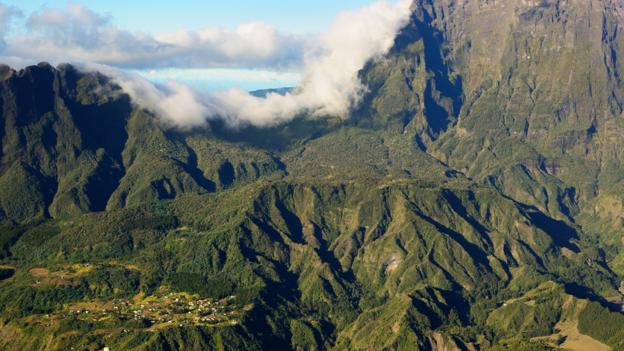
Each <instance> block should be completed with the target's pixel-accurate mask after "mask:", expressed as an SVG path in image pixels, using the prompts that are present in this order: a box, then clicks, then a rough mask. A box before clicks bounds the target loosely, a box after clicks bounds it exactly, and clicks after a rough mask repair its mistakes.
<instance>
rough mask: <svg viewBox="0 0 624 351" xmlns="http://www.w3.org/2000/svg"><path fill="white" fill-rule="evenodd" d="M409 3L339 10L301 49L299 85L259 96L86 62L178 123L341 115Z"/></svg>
mask: <svg viewBox="0 0 624 351" xmlns="http://www.w3.org/2000/svg"><path fill="white" fill-rule="evenodd" d="M410 4H411V1H410V0H400V1H398V2H395V3H389V2H387V1H380V2H376V3H374V4H372V5H369V6H367V7H364V8H362V9H360V10H357V11H352V12H344V13H342V14H340V15H339V16H338V18H337V19H336V21H335V22H334V24H333V25H332V27H331V29H330V30H329V31H328V32H327V33H325V34H324V35H323V36H322V37H321V38H319V39H318V41H317V42H316V43H315V45H313V46H312V47H311V48H310V49H309V50H308V51H307V55H306V59H305V69H304V74H303V80H302V82H301V85H300V86H299V87H298V88H297V89H296V90H295V91H294V92H292V93H288V94H285V95H280V94H276V93H270V94H268V95H267V96H266V97H263V98H261V97H256V96H253V95H251V94H249V93H248V92H246V91H243V90H240V89H231V90H227V91H221V92H215V93H210V94H199V93H197V92H195V91H193V90H192V89H190V88H189V87H187V86H185V85H182V84H179V83H174V82H170V83H166V84H164V85H154V84H152V83H150V82H148V81H147V80H145V79H143V78H141V77H140V76H138V75H133V74H128V73H123V72H120V71H115V70H111V69H107V68H104V67H93V66H92V67H91V68H92V69H98V70H100V71H103V73H105V74H107V75H109V76H111V77H113V79H114V81H115V82H116V83H118V84H119V85H120V86H121V87H122V88H123V89H124V90H125V91H126V92H127V93H129V94H130V96H131V97H132V99H133V101H134V102H135V103H137V104H139V105H141V106H144V107H146V108H148V109H151V110H152V111H154V112H155V113H156V115H157V116H159V117H160V118H161V119H162V120H163V122H164V123H166V124H168V125H171V126H175V127H179V128H193V127H198V126H203V125H205V124H206V122H207V121H208V120H209V119H215V118H219V119H223V120H225V121H226V122H227V123H228V124H229V125H230V126H234V127H236V126H240V125H247V124H251V125H254V126H272V125H276V124H279V123H283V122H286V121H289V120H291V119H292V118H294V117H296V116H298V115H300V114H303V113H307V114H315V115H332V116H345V115H346V114H347V113H348V111H349V109H350V108H351V107H352V106H353V105H354V104H356V103H358V102H359V100H360V99H361V96H362V95H363V93H364V92H365V88H364V86H363V85H362V83H361V82H360V80H359V79H358V72H359V71H360V70H361V69H362V68H363V67H364V65H365V64H366V63H367V62H368V61H369V60H375V59H379V58H381V57H382V56H383V55H384V54H386V53H387V52H388V51H389V50H390V48H391V47H392V45H393V44H394V40H395V37H396V35H397V33H398V32H399V30H400V29H401V28H402V27H403V26H404V25H405V24H406V22H407V20H408V18H409V14H410Z"/></svg>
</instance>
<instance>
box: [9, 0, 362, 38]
mask: <svg viewBox="0 0 624 351" xmlns="http://www.w3.org/2000/svg"><path fill="white" fill-rule="evenodd" d="M371 2H372V1H371V0H227V1H222V0H205V1H199V0H175V1H171V0H166V1H163V0H89V1H82V2H81V3H82V4H84V5H86V6H88V7H89V8H91V9H93V10H95V11H97V12H100V13H106V14H110V15H112V17H113V18H114V21H115V23H116V24H117V25H119V26H121V27H124V28H126V29H128V30H132V31H146V32H151V33H157V32H162V31H173V30H176V29H180V28H186V29H199V28H202V27H204V26H214V25H220V26H228V27H235V26H237V25H238V24H240V23H244V22H252V21H262V22H267V23H272V24H274V25H275V26H276V27H277V28H278V29H280V30H283V31H288V32H294V33H299V34H307V33H318V32H320V31H323V30H324V29H326V28H328V27H329V25H330V24H331V21H332V20H333V18H334V17H335V16H336V14H337V13H338V12H340V11H343V10H353V9H355V8H358V7H362V6H364V5H366V4H369V3H371ZM66 3H67V1H66V0H11V1H5V4H7V5H14V6H16V7H19V8H21V9H23V11H24V12H27V13H30V12H33V11H38V10H40V9H41V8H42V7H44V6H47V7H57V8H61V7H63V6H65V4H66Z"/></svg>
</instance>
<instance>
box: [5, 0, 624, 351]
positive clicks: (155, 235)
mask: <svg viewBox="0 0 624 351" xmlns="http://www.w3.org/2000/svg"><path fill="white" fill-rule="evenodd" d="M623 16H624V5H623V4H622V2H621V1H619V0H587V1H556V0H544V1H524V0H510V1H505V2H502V1H481V0H467V1H463V2H461V5H460V2H457V1H451V0H416V1H415V2H414V6H413V13H412V16H411V19H410V22H409V24H408V25H407V26H406V27H405V28H404V29H403V30H402V31H401V33H400V34H399V36H398V37H397V38H396V40H395V45H394V47H393V48H392V50H391V52H390V53H389V54H388V55H387V57H384V58H383V59H381V60H375V61H372V62H370V63H369V64H367V66H366V67H365V68H364V69H363V70H362V71H361V72H360V78H361V80H362V82H364V83H365V85H366V86H367V94H366V96H364V98H363V100H362V102H361V104H360V105H359V106H358V107H357V108H355V109H354V110H353V111H352V112H351V114H350V115H349V116H331V117H327V118H325V117H318V116H300V117H299V118H297V119H295V120H293V121H291V122H288V123H286V124H283V125H280V126H275V127H271V128H257V127H251V126H242V127H240V128H239V129H236V130H232V129H229V128H228V127H226V126H225V125H223V123H222V122H219V121H216V120H215V121H212V122H211V124H210V125H209V126H208V127H206V128H202V129H196V130H192V131H180V130H176V129H171V128H167V127H165V126H162V125H161V124H160V122H159V120H158V118H156V116H154V114H153V113H152V112H150V111H149V110H147V109H144V108H142V107H141V106H137V105H135V104H134V103H133V102H132V101H131V99H130V98H129V96H128V95H126V94H125V93H124V92H123V91H122V90H121V88H120V87H118V86H117V85H115V83H114V82H113V81H111V79H110V78H108V77H106V76H104V75H101V74H96V73H84V72H80V71H79V70H78V69H77V68H75V67H73V66H71V65H61V66H59V67H52V66H50V65H48V64H45V63H42V64H39V65H37V66H31V67H27V68H25V69H22V70H12V69H10V68H8V67H3V68H2V74H0V76H1V80H0V111H1V112H0V116H1V118H0V146H1V147H0V349H2V350H68V349H72V348H73V349H75V350H102V349H104V348H105V347H108V348H110V350H264V349H270V350H554V349H562V350H563V349H572V350H582V349H584V348H588V347H589V348H591V349H597V350H602V349H604V350H609V349H612V350H618V349H620V348H621V347H622V345H623V344H624V334H623V333H622V332H621V330H622V328H623V327H624V315H623V314H622V313H621V310H622V308H621V306H622V304H623V301H624V288H623V287H622V281H623V278H624V276H623V275H624V244H623V241H622V238H621V231H622V228H624V195H623V194H624V193H623V192H622V190H624V183H623V180H624V171H622V162H623V160H624V156H623V154H622V152H621V150H622V147H621V146H623V145H624V124H623V121H624V120H622V119H623V118H624V114H623V113H624V112H623V111H624V89H623V86H622V84H623V82H622V80H621V72H622V70H623V69H624V63H622V60H621V59H620V58H621V57H624V52H623V50H624V46H623V45H622V38H623V36H622V34H623V33H622V30H623V29H622V28H624V26H623V25H624V22H623V21H624V20H623V18H624V17H623Z"/></svg>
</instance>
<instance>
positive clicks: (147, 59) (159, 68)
mask: <svg viewBox="0 0 624 351" xmlns="http://www.w3.org/2000/svg"><path fill="white" fill-rule="evenodd" d="M372 2H374V0H225V1H222V0H208V1H198V0H175V1H171V0H168V1H161V0H157V1H155V0H70V1H68V0H0V25H1V28H2V29H3V30H2V34H3V36H4V40H3V42H4V44H5V45H0V47H2V48H3V50H4V52H3V54H4V57H3V58H4V61H6V62H4V63H8V64H10V65H13V66H23V65H27V64H33V63H36V62H39V61H49V62H52V63H53V64H54V63H60V62H94V63H100V64H105V65H109V66H114V67H118V68H122V69H129V70H132V71H134V72H138V73H139V74H141V75H143V76H144V77H146V78H148V79H150V80H152V81H154V82H159V83H160V82H164V81H167V80H170V79H173V80H177V81H181V82H184V83H186V84H189V85H192V86H194V87H195V88H197V89H199V90H203V91H212V90H221V89H227V88H233V87H240V88H243V89H247V90H255V89H259V88H277V87H283V86H295V85H297V84H298V83H299V80H300V77H301V69H302V67H303V64H304V62H303V61H304V60H303V58H304V56H305V55H306V48H308V47H309V46H310V44H311V42H312V41H313V40H315V38H318V37H319V35H322V33H324V32H326V31H327V30H328V29H329V28H330V27H331V24H332V23H333V21H334V20H335V18H336V16H337V15H338V14H339V13H340V12H342V11H353V10H357V9H359V8H362V7H363V6H365V5H367V4H370V3H372ZM7 9H9V10H8V11H6V10H7ZM16 9H17V10H18V11H15V10H16ZM3 10H5V11H3ZM252 22H253V23H256V24H254V25H253V26H251V27H248V26H247V25H246V24H248V23H252ZM258 23H261V24H258ZM180 33H183V34H180ZM206 33H208V34H206ZM189 38H190V39H189ZM0 39H1V38H0ZM163 47H166V48H164V49H163ZM2 56H3V55H0V58H2Z"/></svg>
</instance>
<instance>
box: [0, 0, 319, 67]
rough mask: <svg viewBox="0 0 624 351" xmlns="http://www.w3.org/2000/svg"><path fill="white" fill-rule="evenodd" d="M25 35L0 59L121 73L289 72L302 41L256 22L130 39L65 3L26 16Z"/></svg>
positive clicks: (134, 35)
mask: <svg viewBox="0 0 624 351" xmlns="http://www.w3.org/2000/svg"><path fill="white" fill-rule="evenodd" d="M2 8H3V7H0V21H2ZM0 23H1V22H0ZM25 29H26V31H25V33H22V34H20V35H16V36H13V37H10V38H7V46H6V48H5V50H4V52H3V54H4V56H14V57H22V58H27V59H31V60H33V61H40V60H43V61H49V62H53V63H59V62H67V61H72V62H78V61H80V62H96V63H100V64H107V65H112V66H117V67H124V68H161V67H195V68H214V67H292V66H297V65H300V63H301V59H302V53H303V47H304V46H305V42H306V41H307V40H308V38H306V37H302V36H296V35H292V34H286V33H281V32H279V31H277V29H275V27H273V26H270V25H268V24H265V23H260V22H252V23H245V24H242V25H240V26H239V27H237V28H234V29H228V28H222V27H208V28H204V29H201V30H198V31H177V32H173V33H162V34H157V35H151V34H147V33H132V32H129V31H126V30H123V29H120V28H118V27H116V26H115V25H113V24H112V22H111V18H110V16H105V15H101V14H98V13H95V12H93V11H92V10H90V9H88V8H87V7H85V6H84V5H81V4H78V3H76V2H71V1H70V2H68V4H67V6H66V7H65V8H64V9H55V8H47V7H44V8H43V9H41V10H40V11H39V12H36V13H33V14H31V15H30V16H29V17H28V19H27V21H26V28H25Z"/></svg>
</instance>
